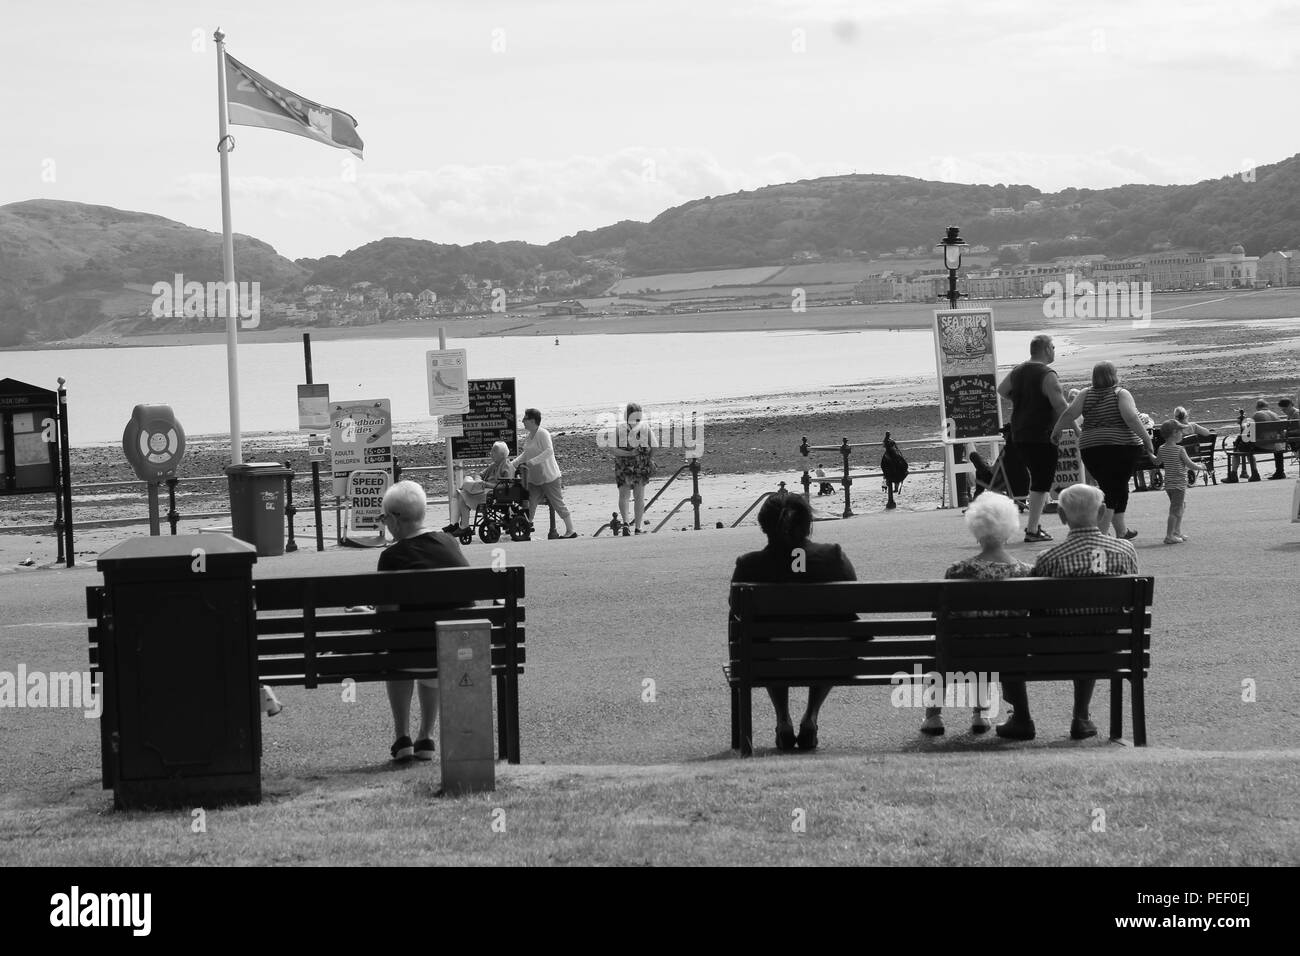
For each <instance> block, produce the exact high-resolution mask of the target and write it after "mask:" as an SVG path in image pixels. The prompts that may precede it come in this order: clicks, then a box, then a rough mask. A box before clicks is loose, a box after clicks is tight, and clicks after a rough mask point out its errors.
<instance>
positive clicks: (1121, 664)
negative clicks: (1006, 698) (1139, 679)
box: [950, 651, 1151, 674]
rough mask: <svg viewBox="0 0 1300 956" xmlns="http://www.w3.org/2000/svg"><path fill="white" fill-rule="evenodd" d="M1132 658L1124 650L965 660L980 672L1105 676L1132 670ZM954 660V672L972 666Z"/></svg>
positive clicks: (1146, 661) (1145, 655)
mask: <svg viewBox="0 0 1300 956" xmlns="http://www.w3.org/2000/svg"><path fill="white" fill-rule="evenodd" d="M1150 658H1151V655H1150V652H1148V651H1143V652H1142V655H1141V661H1142V664H1141V666H1142V669H1143V670H1145V669H1146V668H1147V667H1149V666H1150ZM1132 661H1133V655H1132V654H1131V653H1129V652H1127V651H1100V652H1097V653H1093V654H1041V655H1040V654H1031V655H1029V656H1028V657H1025V656H1024V655H1021V654H1013V655H1009V656H1000V655H997V654H990V655H987V656H984V657H980V658H978V659H968V663H974V666H975V667H976V668H977V669H978V670H981V671H984V672H987V673H997V674H1054V673H1057V672H1058V671H1085V670H1086V671H1106V672H1107V673H1115V672H1127V671H1129V670H1131V669H1132ZM957 663H958V662H956V661H953V662H950V664H951V666H952V668H953V669H954V670H960V671H969V670H971V669H972V667H958V666H957Z"/></svg>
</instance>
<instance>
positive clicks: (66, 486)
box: [59, 379, 76, 568]
mask: <svg viewBox="0 0 1300 956" xmlns="http://www.w3.org/2000/svg"><path fill="white" fill-rule="evenodd" d="M59 446H60V455H59V460H60V462H61V463H62V466H63V467H62V468H60V469H59V470H60V471H62V472H63V489H62V491H63V555H64V556H63V562H64V567H69V568H70V567H72V566H73V564H75V563H76V557H75V556H74V554H73V551H72V452H71V449H70V448H69V447H68V390H67V389H66V388H64V387H63V379H59Z"/></svg>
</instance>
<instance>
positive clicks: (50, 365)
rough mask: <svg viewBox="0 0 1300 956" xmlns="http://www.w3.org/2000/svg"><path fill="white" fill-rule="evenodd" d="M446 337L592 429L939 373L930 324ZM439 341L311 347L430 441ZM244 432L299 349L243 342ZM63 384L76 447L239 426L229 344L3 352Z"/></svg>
mask: <svg viewBox="0 0 1300 956" xmlns="http://www.w3.org/2000/svg"><path fill="white" fill-rule="evenodd" d="M1031 337H1032V333H1030V332H1015V331H1009V332H998V333H997V350H998V357H999V363H1000V364H1001V365H1003V366H1010V365H1012V364H1014V363H1015V362H1017V361H1020V359H1021V358H1022V357H1024V356H1025V355H1027V354H1028V351H1029V339H1030V338H1031ZM554 343H555V338H554V337H553V336H513V337H512V336H501V337H475V338H469V339H455V338H451V339H448V342H447V346H448V348H464V349H467V350H468V363H469V375H470V377H471V378H506V377H514V378H515V379H516V394H517V396H518V401H519V406H520V407H519V411H520V413H521V414H522V412H523V409H524V408H526V407H530V406H532V407H536V408H539V409H541V410H542V412H543V417H544V419H545V424H546V425H547V426H548V427H554V428H560V429H563V428H578V427H593V428H594V427H596V424H597V422H598V420H599V419H600V417H601V416H604V415H608V414H610V413H617V414H619V415H620V417H621V413H622V410H623V406H624V405H626V403H628V402H638V403H640V404H641V405H642V406H644V407H645V409H646V411H647V414H648V416H653V415H654V414H655V412H656V410H658V411H660V412H661V413H662V414H674V415H677V414H681V413H682V412H685V413H687V414H689V413H690V412H695V413H696V414H697V415H698V416H699V417H700V418H701V420H703V421H707V420H708V416H710V415H726V416H727V417H750V416H754V415H773V414H779V413H781V412H789V411H800V412H806V411H808V410H810V409H812V408H816V407H821V406H824V403H826V402H827V401H829V400H832V399H834V398H836V397H837V396H845V397H849V400H848V401H847V402H846V404H848V405H849V407H852V405H853V404H855V403H861V402H864V401H865V399H864V398H863V395H864V392H863V390H864V389H866V390H868V391H869V390H870V389H872V388H873V387H875V386H888V385H891V384H897V383H903V382H909V381H910V382H915V383H916V384H918V385H921V386H929V385H932V384H933V382H934V377H935V355H934V339H933V335H932V334H931V332H930V331H929V330H925V329H904V330H899V331H886V330H881V329H871V330H861V331H857V330H851V331H817V330H808V331H772V332H682V333H666V332H665V333H629V334H617V335H606V334H594V335H564V336H561V337H560V338H559V343H560V344H559V345H556V344H554ZM437 347H438V341H437V339H436V338H432V339H430V338H375V339H367V338H354V339H346V340H342V339H341V340H332V341H316V342H313V343H312V368H313V378H314V381H315V382H316V383H317V384H328V385H329V389H330V399H331V401H343V400H349V401H355V400H357V399H379V398H387V399H389V400H390V401H391V402H392V409H393V419H394V423H395V426H396V427H395V430H396V431H397V434H398V438H399V440H404V441H411V440H418V439H420V438H428V437H433V435H434V428H433V419H432V418H431V417H430V416H429V414H428V408H429V401H428V382H427V379H426V376H425V371H424V369H425V357H424V353H425V352H426V351H428V350H431V349H436V348H437ZM238 363H239V392H240V419H241V420H240V426H241V430H242V432H243V434H244V435H246V436H249V435H254V434H258V433H268V432H269V433H287V432H295V431H296V430H297V427H298V410H297V408H298V406H297V385H298V384H299V383H301V382H304V381H305V377H304V368H303V350H302V345H301V343H297V342H282V343H242V344H241V345H240V346H239V354H238ZM59 377H62V378H64V379H66V380H67V386H66V387H67V389H68V407H69V423H70V431H71V438H72V444H74V445H78V446H81V445H93V444H101V443H116V442H119V441H121V436H122V429H123V427H124V426H125V424H126V422H127V421H128V420H129V419H130V417H131V409H132V408H133V407H134V406H135V405H138V404H157V405H170V406H171V407H172V410H173V411H174V412H175V413H176V417H177V419H178V420H179V421H180V422H181V425H182V426H183V427H184V428H185V431H186V433H187V435H189V436H191V437H198V436H203V435H224V434H229V427H230V421H229V412H228V405H227V369H226V347H225V345H224V344H213V345H179V346H171V347H140V348H92V349H57V350H37V351H14V352H0V378H15V379H18V380H19V381H23V382H26V383H28V384H31V385H36V386H38V387H41V388H49V389H54V388H55V387H56V380H57V378H59ZM843 407H844V406H843V405H841V406H838V408H839V409H840V410H842V409H843Z"/></svg>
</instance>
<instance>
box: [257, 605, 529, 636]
mask: <svg viewBox="0 0 1300 956" xmlns="http://www.w3.org/2000/svg"><path fill="white" fill-rule="evenodd" d="M519 610H520V612H521V613H520V615H519V620H520V622H522V621H523V613H522V612H523V610H524V608H523V607H520V608H519ZM507 618H508V615H507V613H506V609H505V608H504V607H493V606H487V607H472V608H455V609H445V610H413V609H409V608H404V609H403V610H400V611H378V612H375V613H362V614H320V615H317V617H316V632H317V633H318V634H324V633H327V632H330V631H360V630H373V629H375V628H379V629H381V630H386V631H411V630H424V631H428V632H430V633H432V631H433V629H434V628H435V627H436V626H437V625H438V624H439V623H440V622H442V623H445V622H447V621H466V620H488V621H491V622H492V625H493V629H494V630H497V629H499V628H501V627H504V626H505V623H506V620H507ZM302 629H303V615H301V614H274V615H272V614H265V615H262V614H259V615H258V618H257V633H258V634H295V633H300V632H301V631H302Z"/></svg>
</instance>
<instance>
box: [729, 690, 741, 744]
mask: <svg viewBox="0 0 1300 956" xmlns="http://www.w3.org/2000/svg"><path fill="white" fill-rule="evenodd" d="M730 690H731V749H732V750H739V749H740V691H739V690H737V689H736V685H735V684H732V685H731V688H730Z"/></svg>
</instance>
